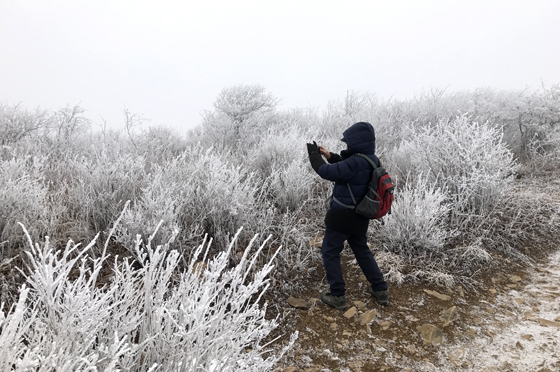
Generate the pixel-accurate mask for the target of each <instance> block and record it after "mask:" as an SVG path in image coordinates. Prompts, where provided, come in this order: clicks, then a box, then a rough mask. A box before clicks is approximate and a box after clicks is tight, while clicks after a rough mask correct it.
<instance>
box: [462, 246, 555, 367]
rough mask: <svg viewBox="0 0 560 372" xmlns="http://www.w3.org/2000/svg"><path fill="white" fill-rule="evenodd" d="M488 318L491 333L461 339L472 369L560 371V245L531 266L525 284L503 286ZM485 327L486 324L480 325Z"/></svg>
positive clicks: (481, 333)
mask: <svg viewBox="0 0 560 372" xmlns="http://www.w3.org/2000/svg"><path fill="white" fill-rule="evenodd" d="M494 304H495V305H490V306H495V307H497V308H498V309H504V311H497V312H496V314H494V315H492V316H489V317H488V318H487V319H485V321H484V323H485V324H487V327H486V334H483V332H479V334H480V335H479V336H477V337H476V338H475V339H474V340H473V341H472V342H469V343H466V344H464V345H460V346H461V347H462V348H463V350H465V351H466V356H465V357H464V360H465V361H470V362H471V363H472V364H471V368H469V370H473V371H488V372H490V371H543V372H544V371H560V251H558V252H556V253H555V254H553V255H552V256H551V258H550V262H549V263H548V264H546V265H543V266H538V267H536V269H534V270H531V271H530V277H529V278H528V283H527V285H526V286H524V288H522V289H520V290H516V289H511V290H504V291H503V292H502V293H500V294H499V295H498V296H497V297H496V299H495V302H494ZM481 328H482V327H481Z"/></svg>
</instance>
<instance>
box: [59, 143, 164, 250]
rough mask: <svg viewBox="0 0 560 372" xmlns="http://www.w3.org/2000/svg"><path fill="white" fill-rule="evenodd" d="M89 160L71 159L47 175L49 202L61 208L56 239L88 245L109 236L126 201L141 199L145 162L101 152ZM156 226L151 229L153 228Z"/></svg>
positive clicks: (87, 158)
mask: <svg viewBox="0 0 560 372" xmlns="http://www.w3.org/2000/svg"><path fill="white" fill-rule="evenodd" d="M88 155H89V156H88V157H85V156H82V157H77V156H76V157H74V158H73V159H72V161H69V162H68V163H67V164H65V165H64V166H61V165H58V166H57V168H56V169H52V170H51V171H50V174H49V173H48V174H49V178H50V179H51V184H52V185H53V186H52V188H53V190H52V192H51V194H52V196H51V199H52V202H53V203H55V204H57V205H60V206H63V207H64V208H65V213H64V214H63V216H61V221H60V228H59V232H58V235H62V236H60V238H61V239H67V238H68V237H69V236H74V237H75V239H77V240H78V239H79V241H88V240H90V239H91V237H92V236H95V234H97V233H98V232H102V233H106V232H108V228H109V225H110V223H111V222H112V221H114V220H115V218H116V217H117V216H118V215H119V213H120V211H121V210H122V208H123V206H124V204H125V203H126V201H127V200H136V199H138V198H140V197H141V193H142V192H141V190H142V187H143V186H144V185H145V177H146V172H145V167H146V162H145V160H144V158H142V157H140V156H135V155H134V154H129V153H124V154H115V153H112V152H111V151H110V150H107V149H102V150H100V151H99V152H93V151H92V152H91V153H89V154H88ZM153 227H155V226H152V228H153Z"/></svg>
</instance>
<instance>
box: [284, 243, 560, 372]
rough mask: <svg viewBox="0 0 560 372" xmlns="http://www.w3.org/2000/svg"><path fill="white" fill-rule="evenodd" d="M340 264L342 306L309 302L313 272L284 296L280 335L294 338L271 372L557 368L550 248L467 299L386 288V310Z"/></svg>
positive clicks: (556, 285)
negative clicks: (305, 286) (307, 282)
mask: <svg viewBox="0 0 560 372" xmlns="http://www.w3.org/2000/svg"><path fill="white" fill-rule="evenodd" d="M344 262H345V264H344V267H345V268H346V272H345V278H347V283H348V284H349V287H350V288H349V290H348V293H347V301H348V304H349V309H348V310H347V311H346V312H342V311H338V310H335V309H333V308H331V307H329V306H327V305H325V304H323V303H322V302H321V301H319V300H318V299H317V297H318V294H319V289H320V288H326V283H324V282H322V279H321V278H320V277H319V276H320V275H319V274H317V276H318V277H317V278H316V279H317V281H316V283H317V286H316V287H315V288H313V289H309V290H308V291H307V292H304V293H301V294H299V295H298V298H295V297H292V298H289V299H287V300H286V304H285V305H286V307H285V309H284V311H285V318H284V320H285V323H284V325H283V327H282V328H283V329H284V330H285V331H289V330H291V331H293V330H298V331H299V339H298V342H297V344H296V346H295V347H294V349H293V350H292V352H291V353H290V354H289V355H287V356H286V357H285V358H284V359H283V360H282V362H281V363H280V364H279V365H278V367H277V368H276V371H284V372H295V371H308V372H312V371H313V372H314V371H317V372H319V371H322V372H326V371H352V372H359V371H364V372H365V371H410V372H412V371H487V372H493V371H524V372H526V371H539V372H547V371H560V251H558V252H556V253H554V254H553V255H552V256H550V257H549V258H548V259H546V260H543V261H542V263H541V264H539V265H537V266H535V267H533V268H530V269H525V270H523V271H521V270H518V271H517V272H511V273H496V274H495V276H494V277H489V278H488V280H487V282H486V283H485V285H484V287H483V288H481V289H478V290H477V291H476V292H475V291H470V292H468V293H467V292H466V291H464V290H463V289H462V288H461V287H457V288H454V289H448V290H442V289H441V288H437V287H429V286H426V285H423V286H420V285H411V284H403V285H402V286H400V287H396V286H392V287H391V292H390V293H391V297H390V304H389V306H386V307H381V306H379V305H377V303H375V301H373V299H372V298H371V297H370V296H368V295H367V282H366V281H365V277H363V275H362V274H361V271H360V269H359V267H358V266H357V265H356V264H355V261H353V260H352V257H350V256H349V255H346V256H344ZM318 272H319V270H318ZM323 280H324V279H323ZM352 283H353V284H352ZM288 303H289V304H290V305H288Z"/></svg>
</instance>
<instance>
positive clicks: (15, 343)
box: [0, 235, 297, 372]
mask: <svg viewBox="0 0 560 372" xmlns="http://www.w3.org/2000/svg"><path fill="white" fill-rule="evenodd" d="M28 239H29V243H30V250H29V251H28V252H27V253H28V259H29V260H28V262H29V268H28V270H27V275H28V276H27V279H28V284H29V288H27V287H26V286H25V285H24V286H22V289H21V294H20V299H19V301H18V302H17V304H15V305H14V306H13V307H12V309H10V310H8V312H7V313H4V309H2V311H0V341H2V342H0V356H1V358H0V366H1V367H4V368H3V370H14V368H15V370H17V371H28V370H33V371H57V372H58V371H76V370H104V371H122V370H125V371H156V370H157V371H200V370H204V371H214V372H218V371H255V372H256V371H264V370H268V369H270V368H271V367H272V366H273V365H274V363H276V361H277V360H278V359H279V358H280V357H281V356H282V355H283V354H284V352H285V351H287V350H288V349H289V348H290V347H291V346H292V345H293V342H294V341H295V338H296V337H297V334H294V335H292V337H291V342H290V343H289V345H287V346H286V347H285V348H284V349H282V350H279V351H278V350H276V351H275V352H270V350H268V349H267V348H268V346H267V343H266V342H265V341H264V340H265V338H266V337H267V336H268V335H269V334H270V332H271V331H272V330H273V329H274V328H276V326H277V320H275V319H272V320H267V319H265V313H266V305H261V303H262V301H261V299H262V296H263V294H264V292H265V291H266V290H267V287H268V279H267V276H268V274H269V273H270V272H271V270H272V269H273V265H272V261H273V260H274V256H273V257H272V258H271V259H270V260H269V261H268V262H267V263H266V264H265V265H263V266H262V267H260V268H255V261H256V260H257V257H258V256H259V252H261V251H262V249H263V248H264V244H266V241H265V243H263V245H261V246H260V247H259V248H258V249H257V251H256V252H254V254H253V251H251V245H252V244H253V243H254V240H253V241H252V242H251V243H250V244H249V245H248V247H247V248H246V250H245V251H244V254H243V257H242V259H241V260H240V262H239V264H237V265H236V266H234V267H230V265H229V251H230V250H231V249H232V246H233V245H234V242H235V238H234V239H233V240H232V242H231V244H230V245H229V248H228V250H227V251H224V252H221V253H220V254H218V255H216V256H214V257H210V256H209V254H208V252H209V246H210V244H211V242H204V243H202V244H201V245H200V246H199V247H198V248H197V249H196V250H195V253H194V254H193V255H192V257H191V259H190V260H189V261H188V266H187V267H186V268H184V269H183V270H179V269H178V266H179V262H180V261H181V254H180V253H179V252H177V251H175V250H171V249H170V248H169V245H167V244H165V245H161V246H157V247H154V246H152V242H151V241H150V240H148V241H147V242H146V243H145V244H140V242H138V243H137V244H136V245H135V246H134V248H133V249H134V250H135V251H136V252H137V255H136V256H137V257H138V258H139V259H140V260H141V263H142V265H141V267H137V266H136V265H134V264H133V262H131V261H129V260H124V261H123V260H117V259H115V261H114V263H113V274H112V276H111V277H108V278H101V277H100V273H101V270H102V268H103V267H104V266H106V265H109V264H110V260H109V257H108V256H107V255H104V256H102V257H100V258H98V259H94V260H92V259H90V258H88V257H87V251H88V250H89V249H90V248H91V247H92V246H93V245H94V244H95V241H92V242H91V243H90V244H89V245H88V246H86V247H84V248H80V247H79V245H77V244H74V243H73V242H72V241H69V242H68V244H67V245H66V248H64V249H63V250H62V251H60V250H56V249H54V248H53V247H51V245H50V243H49V240H48V239H47V240H46V241H45V243H44V244H43V245H42V246H41V245H39V244H33V243H32V242H31V238H30V237H29V235H28ZM250 251H251V252H252V254H251V255H250V254H249V252H250Z"/></svg>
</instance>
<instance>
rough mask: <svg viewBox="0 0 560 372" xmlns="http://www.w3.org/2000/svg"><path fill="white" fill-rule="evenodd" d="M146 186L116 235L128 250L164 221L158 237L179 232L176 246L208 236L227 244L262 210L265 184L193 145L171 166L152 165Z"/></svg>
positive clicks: (228, 162) (169, 164)
mask: <svg viewBox="0 0 560 372" xmlns="http://www.w3.org/2000/svg"><path fill="white" fill-rule="evenodd" d="M145 182H146V186H145V187H144V188H143V189H142V193H141V195H140V196H138V197H137V198H136V199H135V200H133V202H132V206H131V208H130V210H128V211H127V212H126V214H125V216H124V219H123V223H122V224H121V225H120V226H119V227H118V232H117V237H118V239H119V241H120V242H121V243H123V244H124V245H125V246H131V244H133V243H134V241H135V240H136V235H137V234H140V235H142V236H144V237H147V236H148V235H149V234H150V231H151V230H153V229H154V228H155V227H156V226H157V225H158V224H159V223H160V221H162V220H163V221H164V224H163V226H162V229H161V233H160V235H159V236H170V235H171V233H172V232H173V231H174V230H176V229H178V230H179V236H178V238H177V242H178V243H188V244H194V242H195V240H194V239H198V240H200V238H201V237H202V236H203V235H204V233H208V234H209V235H210V236H212V237H213V239H214V241H215V243H218V244H220V245H226V244H227V241H228V240H229V237H230V236H231V235H232V234H233V233H234V232H235V231H237V230H238V229H239V228H240V227H241V226H245V227H247V228H250V227H251V226H252V223H251V222H252V221H253V219H254V217H255V216H256V215H257V213H256V212H255V211H256V210H259V209H260V208H261V206H260V202H259V200H260V193H261V191H260V190H261V187H262V185H261V184H260V183H259V182H258V181H257V179H256V177H255V175H254V174H253V173H250V172H248V171H247V170H246V169H245V167H243V166H241V165H234V164H232V162H230V161H229V159H228V156H227V155H226V154H219V153H217V152H216V151H215V150H214V149H213V148H207V149H203V148H202V147H200V146H193V147H190V148H189V149H187V150H186V151H185V152H184V153H183V154H182V155H181V156H179V157H177V158H175V159H174V160H172V161H170V162H168V163H167V164H164V165H161V166H159V165H154V167H153V171H152V173H151V174H149V176H148V177H147V179H146V180H145ZM158 239H160V238H159V237H158V238H156V241H157V242H162V241H163V240H161V239H160V240H158ZM189 239H193V240H189Z"/></svg>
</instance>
